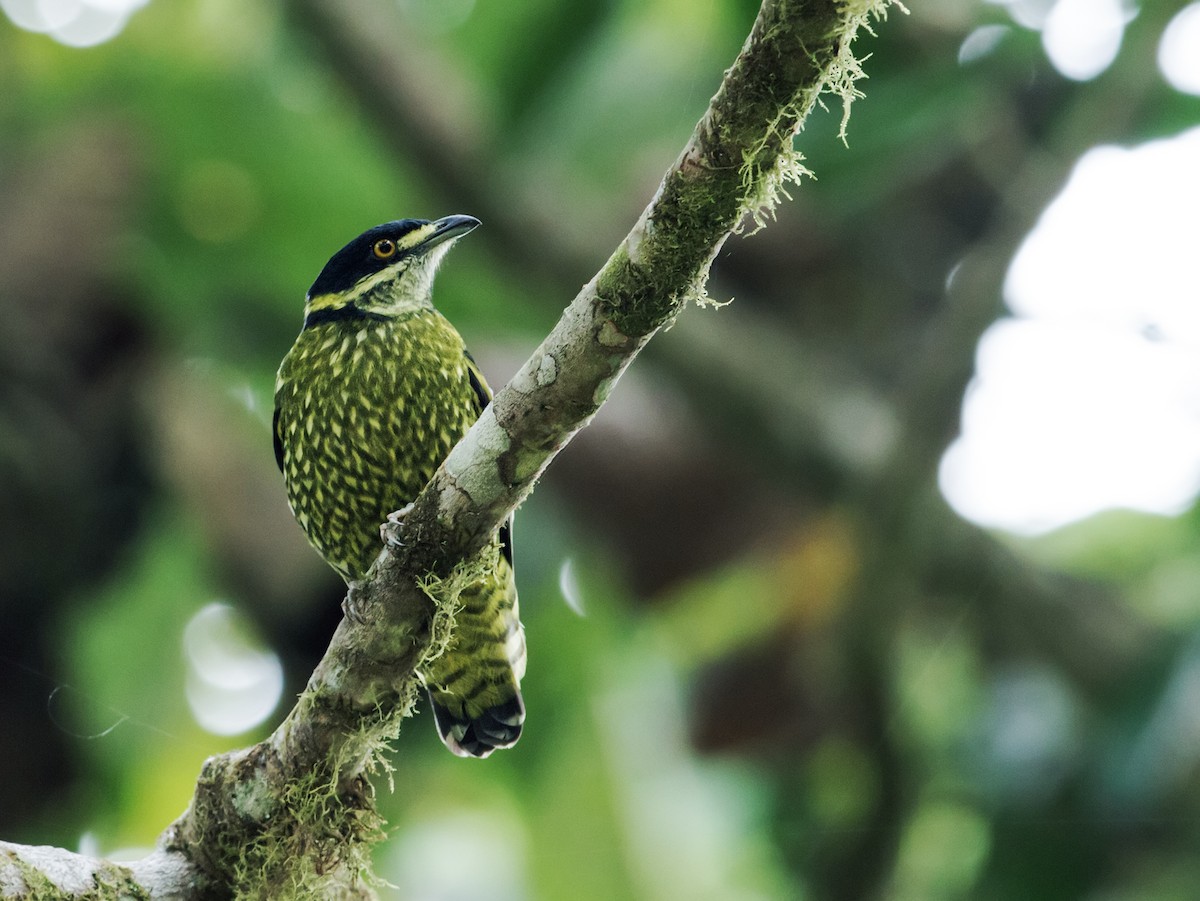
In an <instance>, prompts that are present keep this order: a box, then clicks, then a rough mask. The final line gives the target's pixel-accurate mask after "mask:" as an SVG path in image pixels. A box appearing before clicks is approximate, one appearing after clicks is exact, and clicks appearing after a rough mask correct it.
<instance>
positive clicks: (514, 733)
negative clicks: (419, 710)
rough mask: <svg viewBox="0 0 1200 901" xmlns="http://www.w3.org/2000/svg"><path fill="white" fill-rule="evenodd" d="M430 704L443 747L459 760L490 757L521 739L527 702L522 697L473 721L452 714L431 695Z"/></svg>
mask: <svg viewBox="0 0 1200 901" xmlns="http://www.w3.org/2000/svg"><path fill="white" fill-rule="evenodd" d="M429 704H430V706H431V707H432V708H433V718H434V720H435V722H436V723H437V730H438V735H439V736H441V739H442V743H443V744H444V745H445V746H446V747H447V748H449V749H450V750H451V751H452V752H453V753H454V754H457V755H458V756H459V757H487V756H488V755H489V754H491V753H492V752H493V751H495V750H496V749H497V748H511V747H512V746H513V745H515V744H516V743H517V739H518V738H520V737H521V724H522V723H524V722H525V702H524V701H522V700H521V696H520V695H519V694H518V695H516V696H515V697H512V698H510V699H509V700H507V701H505V702H504V703H502V704H497V705H496V706H495V707H489V708H488V709H487V710H485V711H483V713H481V714H480V715H479V716H477V717H474V718H470V719H468V718H466V717H461V716H456V715H455V714H453V713H451V712H450V710H449V708H447V707H445V706H444V705H442V704H439V703H438V702H437V699H436V698H434V696H433V695H432V693H431V694H430V696H429Z"/></svg>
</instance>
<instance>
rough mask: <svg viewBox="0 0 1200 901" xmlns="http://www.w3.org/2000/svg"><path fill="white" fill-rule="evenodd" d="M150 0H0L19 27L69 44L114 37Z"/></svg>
mask: <svg viewBox="0 0 1200 901" xmlns="http://www.w3.org/2000/svg"><path fill="white" fill-rule="evenodd" d="M148 2H149V0H0V10H3V11H4V13H5V15H7V16H8V18H9V19H10V20H11V21H12V23H13V24H14V25H16V26H17V27H19V28H24V29H25V30H26V31H36V32H39V33H41V34H47V35H49V36H50V37H52V38H54V40H56V41H58V42H59V43H60V44H66V45H68V46H70V47H91V46H94V45H96V44H102V43H104V42H105V41H107V40H109V39H110V38H113V37H116V35H118V34H120V32H121V30H122V29H123V28H124V27H125V23H126V22H128V21H129V17H130V16H131V15H132V14H133V13H134V12H136V11H137V10H139V9H141V8H142V7H143V6H145V5H146V4H147V3H148Z"/></svg>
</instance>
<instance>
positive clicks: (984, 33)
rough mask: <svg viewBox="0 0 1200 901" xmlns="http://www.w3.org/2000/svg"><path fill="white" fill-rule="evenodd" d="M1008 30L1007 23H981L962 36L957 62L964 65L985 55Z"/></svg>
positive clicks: (993, 48) (997, 43)
mask: <svg viewBox="0 0 1200 901" xmlns="http://www.w3.org/2000/svg"><path fill="white" fill-rule="evenodd" d="M1009 31H1010V28H1009V26H1007V25H981V26H979V27H978V28H976V29H975V30H974V31H972V32H971V33H970V34H968V35H967V36H966V37H965V38H963V42H962V43H961V44H960V45H959V47H958V63H959V65H965V64H966V63H973V62H975V60H977V59H982V58H983V57H985V56H987V55H988V54H989V53H991V52H992V51H993V50H995V49H996V47H997V46H998V45H999V44H1000V42H1001V41H1002V40H1004V38H1005V37H1006V36H1007V35H1008V32H1009Z"/></svg>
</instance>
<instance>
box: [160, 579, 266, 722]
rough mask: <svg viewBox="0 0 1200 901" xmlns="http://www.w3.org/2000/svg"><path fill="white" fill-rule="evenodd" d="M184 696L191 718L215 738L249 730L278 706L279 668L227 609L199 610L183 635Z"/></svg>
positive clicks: (233, 611)
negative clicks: (185, 672) (185, 671)
mask: <svg viewBox="0 0 1200 901" xmlns="http://www.w3.org/2000/svg"><path fill="white" fill-rule="evenodd" d="M183 650H184V659H185V662H186V664H187V679H186V683H185V691H186V695H187V700H188V705H189V706H190V707H191V710H192V715H193V716H194V717H195V718H196V722H198V723H199V724H200V725H201V726H202V727H203V728H205V729H207V730H208V731H209V732H212V733H215V734H216V735H238V734H240V733H242V732H245V731H247V730H249V729H253V728H254V727H255V726H257V725H258V724H259V723H261V722H262V721H263V720H265V719H266V718H267V717H268V716H270V715H271V713H272V711H274V709H275V707H276V706H277V705H278V704H279V698H280V696H281V695H282V694H283V666H282V664H280V662H279V658H278V657H277V656H276V655H275V654H274V653H273V652H271V651H268V650H265V649H264V648H262V647H261V646H260V645H259V644H258V643H257V642H256V641H255V640H254V638H253V637H252V635H251V629H250V624H249V623H248V622H247V621H246V619H245V617H244V616H242V615H241V614H240V613H239V612H238V611H237V610H236V609H234V608H233V607H231V606H229V605H228V604H222V603H215V602H214V603H211V604H208V605H206V606H205V607H203V608H202V609H201V610H200V611H199V612H198V613H197V614H196V615H195V616H193V617H192V619H191V621H190V622H188V624H187V627H186V628H185V629H184V632H183Z"/></svg>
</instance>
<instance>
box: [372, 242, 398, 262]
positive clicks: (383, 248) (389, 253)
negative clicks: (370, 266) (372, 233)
mask: <svg viewBox="0 0 1200 901" xmlns="http://www.w3.org/2000/svg"><path fill="white" fill-rule="evenodd" d="M371 252H372V253H374V254H375V256H377V257H379V259H381V260H390V259H391V258H392V257H394V256H395V255H396V242H395V241H393V240H391V239H390V238H384V239H382V240H380V241H376V242H375V246H374V247H372V248H371Z"/></svg>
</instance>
